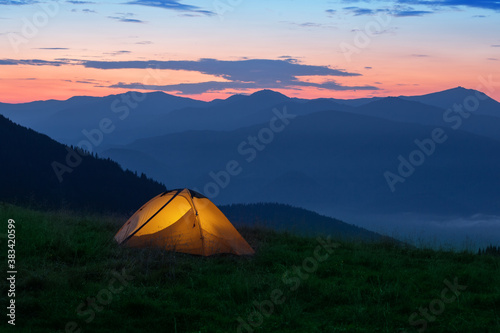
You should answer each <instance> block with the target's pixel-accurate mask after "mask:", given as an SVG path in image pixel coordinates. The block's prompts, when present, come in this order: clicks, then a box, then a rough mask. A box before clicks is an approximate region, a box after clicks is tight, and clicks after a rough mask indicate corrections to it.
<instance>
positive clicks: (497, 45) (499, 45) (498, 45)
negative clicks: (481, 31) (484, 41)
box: [491, 44, 500, 47]
mask: <svg viewBox="0 0 500 333" xmlns="http://www.w3.org/2000/svg"><path fill="white" fill-rule="evenodd" d="M491 47H500V44H495V45H491Z"/></svg>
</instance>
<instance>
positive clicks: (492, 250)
mask: <svg viewBox="0 0 500 333" xmlns="http://www.w3.org/2000/svg"><path fill="white" fill-rule="evenodd" d="M478 254H480V255H483V254H487V255H488V254H489V255H494V256H500V246H493V245H488V246H487V247H486V248H484V249H479V251H478Z"/></svg>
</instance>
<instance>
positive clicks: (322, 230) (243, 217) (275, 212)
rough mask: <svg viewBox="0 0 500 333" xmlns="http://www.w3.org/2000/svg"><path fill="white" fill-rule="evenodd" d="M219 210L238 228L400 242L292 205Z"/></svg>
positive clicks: (238, 206) (251, 206) (250, 205)
mask: <svg viewBox="0 0 500 333" xmlns="http://www.w3.org/2000/svg"><path fill="white" fill-rule="evenodd" d="M219 208H220V209H221V211H222V212H223V213H224V214H225V215H226V216H227V218H228V219H229V221H231V222H232V223H233V224H234V225H236V226H245V227H257V228H259V227H260V228H269V229H272V230H278V231H288V232H291V233H294V234H297V235H302V236H306V235H309V236H315V235H323V236H326V235H331V236H332V237H335V238H341V239H351V240H363V241H388V242H389V241H394V242H397V241H396V240H394V239H390V238H389V237H385V236H382V235H380V234H377V233H375V232H372V231H369V230H366V229H363V228H360V227H357V226H355V225H351V224H348V223H345V222H343V221H340V220H337V219H334V218H331V217H327V216H323V215H320V214H318V213H315V212H312V211H310V210H307V209H302V208H297V207H292V206H290V205H284V204H277V203H255V204H232V205H227V206H221V207H219Z"/></svg>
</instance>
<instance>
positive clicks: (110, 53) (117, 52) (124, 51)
mask: <svg viewBox="0 0 500 333" xmlns="http://www.w3.org/2000/svg"><path fill="white" fill-rule="evenodd" d="M128 53H131V51H126V50H121V51H115V52H106V53H103V54H105V55H110V56H117V55H122V54H128Z"/></svg>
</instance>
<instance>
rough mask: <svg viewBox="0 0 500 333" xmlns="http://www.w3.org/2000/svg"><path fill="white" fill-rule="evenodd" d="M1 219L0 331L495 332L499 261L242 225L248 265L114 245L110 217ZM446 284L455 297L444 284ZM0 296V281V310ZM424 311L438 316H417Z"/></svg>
mask: <svg viewBox="0 0 500 333" xmlns="http://www.w3.org/2000/svg"><path fill="white" fill-rule="evenodd" d="M8 219H14V220H15V225H16V251H17V252H16V260H17V269H18V274H17V282H16V283H17V284H16V289H17V293H16V305H17V308H16V310H17V318H16V327H15V328H11V327H8V328H7V329H6V328H5V327H7V324H6V317H5V315H4V319H3V320H2V323H1V324H0V325H1V326H0V330H1V331H2V332H64V331H65V329H67V330H66V331H68V332H142V331H148V332H238V329H239V331H240V332H401V331H404V330H406V331H407V332H417V329H423V328H424V323H425V322H427V324H426V325H427V326H426V329H425V332H499V331H500V313H499V312H500V258H499V257H493V256H478V255H475V254H471V253H452V252H442V251H437V252H436V251H431V250H425V249H406V248H402V247H395V246H394V245H391V244H389V243H372V244H363V243H356V242H344V241H338V242H337V241H336V242H334V243H331V244H330V245H331V246H329V247H328V246H327V247H326V249H328V250H329V251H330V253H328V252H327V251H326V250H325V248H322V247H321V245H320V242H318V240H317V239H315V238H301V237H298V236H293V235H290V234H287V233H277V232H273V231H269V230H262V229H242V230H241V233H242V235H243V236H244V237H245V238H246V239H247V240H248V241H249V243H250V244H251V245H252V246H253V247H254V248H255V249H256V254H255V255H254V256H253V257H235V256H229V255H222V256H215V257H209V258H204V257H196V256H190V255H183V254H174V253H164V252H162V251H159V250H137V249H126V248H121V247H119V246H117V245H116V244H115V243H114V242H113V239H112V238H113V235H114V233H115V232H116V231H117V230H118V228H119V227H120V226H121V224H123V223H124V222H125V221H124V218H121V217H103V216H78V215H75V214H72V213H70V212H55V213H40V212H36V211H31V210H26V209H23V208H18V207H14V206H11V205H6V204H0V220H1V221H2V225H4V226H5V225H6V222H7V220H8ZM2 232H6V229H4V230H2ZM0 240H1V243H0V244H1V248H2V250H1V251H0V257H1V259H2V262H6V253H7V242H6V239H5V238H1V239H0ZM322 242H327V240H326V238H324V240H323V241H322ZM315 253H316V257H315ZM321 260H322V261H321ZM4 267H5V266H4ZM117 275H121V276H120V277H117ZM455 279H456V282H457V283H458V284H459V285H463V286H466V289H465V290H457V293H456V294H455V293H454V292H451V291H449V290H448V288H449V287H447V285H446V283H444V282H443V281H445V280H448V281H450V282H451V284H453V283H454V282H455ZM7 289H8V288H7V285H6V284H5V279H2V285H1V294H0V299H1V304H2V307H3V308H4V311H5V306H6V302H7V296H6V295H7ZM462 289H463V288H462ZM457 295H458V297H457ZM443 297H444V299H445V300H446V301H447V302H448V303H446V304H445V303H443V302H442V301H441V299H442V298H443ZM443 304H445V307H444V309H441V308H440V306H441V305H443ZM261 305H262V306H261ZM429 306H431V308H432V309H433V310H431V311H435V312H439V314H436V315H432V312H428V314H427V316H428V319H427V320H426V319H424V318H425V317H423V316H422V315H420V314H418V312H419V311H420V310H419V309H420V308H421V309H422V311H427V310H425V308H428V307H429ZM415 312H417V314H416V315H413V316H412V314H413V313H415ZM238 318H240V322H239V321H238ZM410 318H411V319H412V320H413V324H414V325H413V326H412V325H411V324H410V323H409V319H410ZM252 320H253V322H252ZM243 321H244V322H245V323H244V324H241V322H243ZM257 324H260V325H257ZM254 326H258V327H254ZM80 329H81V331H79V330H80ZM420 331H421V332H423V330H420Z"/></svg>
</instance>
